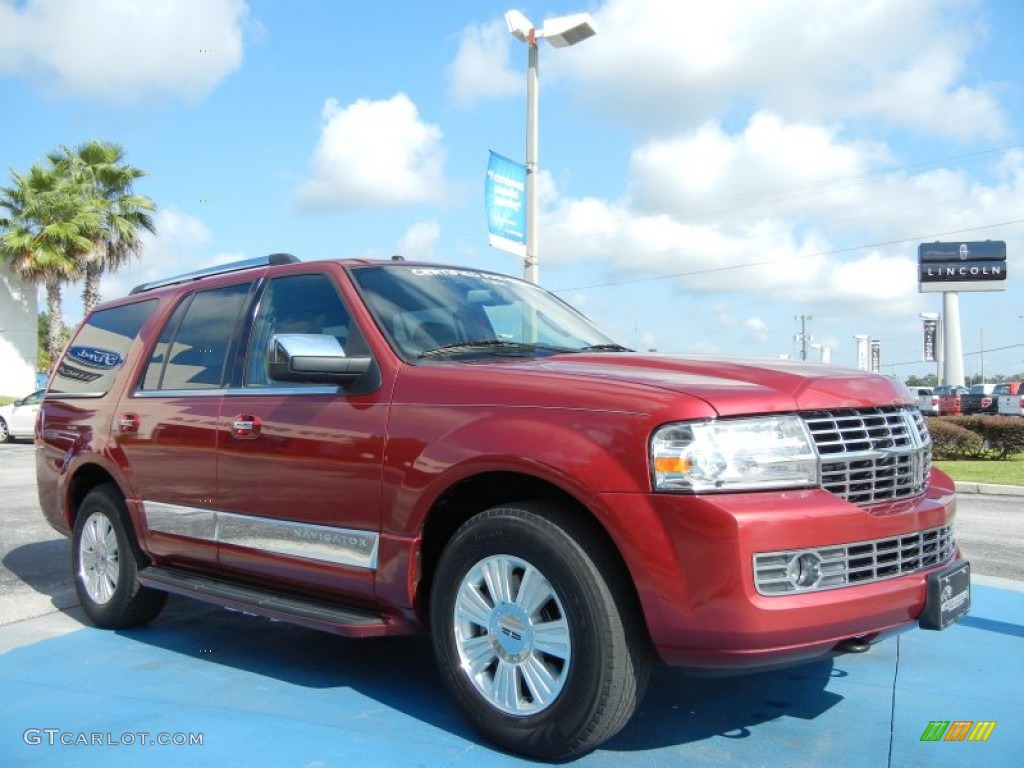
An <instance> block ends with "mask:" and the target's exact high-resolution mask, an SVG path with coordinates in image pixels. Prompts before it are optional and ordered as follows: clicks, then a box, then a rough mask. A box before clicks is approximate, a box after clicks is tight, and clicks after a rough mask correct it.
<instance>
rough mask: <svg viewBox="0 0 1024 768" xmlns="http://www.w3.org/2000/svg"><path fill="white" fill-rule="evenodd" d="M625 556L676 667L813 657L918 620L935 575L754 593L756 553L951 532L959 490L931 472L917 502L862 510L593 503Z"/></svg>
mask: <svg viewBox="0 0 1024 768" xmlns="http://www.w3.org/2000/svg"><path fill="white" fill-rule="evenodd" d="M595 507H596V511H597V512H598V514H599V515H600V516H601V518H602V521H603V522H604V523H605V525H606V527H607V528H608V530H609V531H610V532H611V534H612V536H613V538H614V539H615V541H616V543H617V544H618V546H619V549H620V551H621V552H622V554H623V556H624V558H625V560H626V564H627V567H628V568H629V570H630V572H631V576H632V578H633V582H634V583H635V584H636V586H637V592H638V595H639V598H640V601H641V604H642V606H643V610H644V614H645V617H646V619H647V625H648V629H649V631H650V634H651V638H652V640H653V642H654V645H655V647H656V648H657V650H658V652H659V654H660V655H661V657H662V658H663V659H664V660H665V661H666V662H668V663H670V664H673V665H679V666H692V667H711V668H751V667H761V666H771V665H775V664H779V663H788V662H794V661H800V660H805V659H810V658H814V657H817V656H820V655H822V654H825V653H828V652H829V651H831V650H832V649H833V648H835V646H836V645H837V644H839V643H841V642H842V641H844V640H847V639H849V638H853V637H858V638H864V637H866V638H868V639H869V640H870V639H871V638H873V637H877V636H879V635H880V634H881V633H886V632H889V631H892V630H896V629H899V628H901V627H906V626H908V625H909V624H910V623H911V622H913V621H914V620H916V619H917V618H918V616H919V615H920V614H921V611H922V610H923V608H924V605H925V600H926V597H927V589H926V581H927V576H928V574H929V573H931V572H933V571H935V570H937V569H938V568H941V567H943V566H944V565H946V564H948V563H949V562H951V561H952V560H954V559H955V558H956V557H957V556H958V554H959V550H958V548H957V547H956V546H954V547H953V549H952V554H951V556H950V557H949V558H947V559H946V560H944V561H943V562H941V563H938V564H936V565H935V566H934V567H926V568H923V569H921V570H918V571H914V572H912V573H909V574H906V575H900V576H896V577H894V578H884V579H881V580H877V581H871V582H870V583H864V584H858V585H855V586H845V587H839V588H832V589H824V590H820V591H807V592H796V593H791V594H784V595H762V594H759V593H758V591H757V589H756V588H755V583H754V556H755V555H756V554H758V553H765V552H777V551H781V550H792V549H801V548H815V547H827V546H832V545H837V544H846V543H851V542H863V541H867V540H875V539H886V538H891V537H898V536H902V535H905V534H908V533H912V532H917V531H926V530H929V529H934V528H938V527H940V526H944V525H946V524H950V523H952V521H953V518H954V516H955V507H956V503H955V491H954V486H953V482H952V480H950V479H949V478H948V477H947V476H946V475H944V474H943V473H942V472H939V471H937V470H936V471H934V472H933V473H932V480H931V484H930V485H929V488H928V490H927V492H926V493H925V494H924V495H922V496H920V497H918V498H916V499H912V500H906V501H900V502H893V503H889V504H880V505H876V506H874V507H872V508H861V507H858V506H855V505H853V504H850V503H848V502H846V501H844V500H842V499H840V498H839V497H837V496H835V495H833V494H831V493H828V492H826V491H822V490H808V491H782V492H758V493H743V494H738V493H737V494H721V495H704V496H688V495H677V494H604V495H601V496H599V497H597V499H596V500H595Z"/></svg>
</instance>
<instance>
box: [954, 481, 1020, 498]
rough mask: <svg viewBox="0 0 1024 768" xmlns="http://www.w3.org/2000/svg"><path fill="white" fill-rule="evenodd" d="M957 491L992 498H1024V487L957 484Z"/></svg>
mask: <svg viewBox="0 0 1024 768" xmlns="http://www.w3.org/2000/svg"><path fill="white" fill-rule="evenodd" d="M956 491H957V493H978V494H986V495H990V496H1024V485H996V484H995V483H962V482H957V483H956Z"/></svg>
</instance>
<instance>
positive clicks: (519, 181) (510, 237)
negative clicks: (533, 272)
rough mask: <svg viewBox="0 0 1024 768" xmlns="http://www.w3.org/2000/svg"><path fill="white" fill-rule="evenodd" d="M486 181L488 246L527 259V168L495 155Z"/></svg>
mask: <svg viewBox="0 0 1024 768" xmlns="http://www.w3.org/2000/svg"><path fill="white" fill-rule="evenodd" d="M490 154H491V157H490V160H489V161H488V163H487V179H486V180H485V181H484V204H485V205H486V207H487V230H488V238H487V239H488V242H489V243H490V244H491V245H493V246H494V247H495V248H501V249H502V250H503V251H509V252H510V253H514V254H516V255H517V256H523V257H525V256H526V166H525V165H521V164H520V163H517V162H514V161H512V160H509V159H508V158H507V157H502V156H501V155H499V154H496V153H494V152H491V153H490Z"/></svg>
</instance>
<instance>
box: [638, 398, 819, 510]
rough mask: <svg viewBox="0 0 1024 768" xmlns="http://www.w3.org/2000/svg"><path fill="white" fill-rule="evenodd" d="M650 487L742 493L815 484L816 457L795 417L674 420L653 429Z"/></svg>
mask: <svg viewBox="0 0 1024 768" xmlns="http://www.w3.org/2000/svg"><path fill="white" fill-rule="evenodd" d="M651 471H652V476H653V478H654V489H655V490H656V491H690V492H706V491H748V490H758V489H766V488H806V487H809V486H815V485H818V457H817V454H816V453H815V450H814V445H813V443H812V442H811V438H810V435H808V433H807V429H806V428H805V427H804V423H803V421H802V420H801V419H800V418H799V417H797V416H764V417H761V418H751V419H724V420H722V421H704V422H678V423H675V424H666V425H665V426H663V427H660V428H658V429H657V430H655V432H654V435H653V436H652V438H651Z"/></svg>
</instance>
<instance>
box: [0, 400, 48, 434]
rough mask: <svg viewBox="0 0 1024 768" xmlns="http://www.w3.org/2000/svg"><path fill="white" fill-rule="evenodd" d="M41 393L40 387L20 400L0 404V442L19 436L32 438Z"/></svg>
mask: <svg viewBox="0 0 1024 768" xmlns="http://www.w3.org/2000/svg"><path fill="white" fill-rule="evenodd" d="M43 393H44V391H43V390H41V389H40V390H37V391H35V392H33V393H32V394H31V395H28V396H26V397H23V398H21V400H15V401H14V402H13V403H10V404H9V405H4V406H0V443H9V442H11V441H12V440H14V439H16V438H19V437H20V438H27V439H29V440H31V439H32V436H33V434H35V428H36V414H37V413H39V403H40V402H42V400H43Z"/></svg>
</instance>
